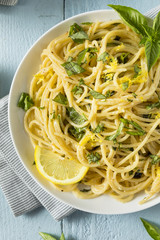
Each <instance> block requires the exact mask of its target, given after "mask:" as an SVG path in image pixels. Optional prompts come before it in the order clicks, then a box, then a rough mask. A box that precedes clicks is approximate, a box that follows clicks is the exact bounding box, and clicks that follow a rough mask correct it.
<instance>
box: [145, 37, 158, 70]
mask: <svg viewBox="0 0 160 240" xmlns="http://www.w3.org/2000/svg"><path fill="white" fill-rule="evenodd" d="M145 54H146V58H147V66H148V72H149V71H150V69H151V67H152V66H153V65H154V64H155V63H156V61H157V59H158V58H159V56H160V41H156V40H154V39H152V38H148V39H147V41H146V43H145Z"/></svg>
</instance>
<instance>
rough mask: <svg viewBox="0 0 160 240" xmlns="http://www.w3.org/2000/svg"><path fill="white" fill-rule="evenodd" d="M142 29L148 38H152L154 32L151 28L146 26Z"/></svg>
mask: <svg viewBox="0 0 160 240" xmlns="http://www.w3.org/2000/svg"><path fill="white" fill-rule="evenodd" d="M142 27H143V29H144V31H145V33H146V35H147V36H148V37H152V36H154V34H155V31H154V30H153V28H151V27H149V26H148V25H142Z"/></svg>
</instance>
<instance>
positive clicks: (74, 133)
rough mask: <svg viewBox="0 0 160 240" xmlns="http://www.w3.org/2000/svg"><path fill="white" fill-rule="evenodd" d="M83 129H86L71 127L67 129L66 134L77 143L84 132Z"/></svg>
mask: <svg viewBox="0 0 160 240" xmlns="http://www.w3.org/2000/svg"><path fill="white" fill-rule="evenodd" d="M85 129H86V127H83V128H77V127H73V126H71V127H69V129H68V132H69V134H70V135H71V136H73V137H74V138H76V140H77V141H78V142H79V141H80V140H81V139H82V137H83V136H84V134H85V132H86V131H85Z"/></svg>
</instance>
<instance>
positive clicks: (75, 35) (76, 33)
mask: <svg viewBox="0 0 160 240" xmlns="http://www.w3.org/2000/svg"><path fill="white" fill-rule="evenodd" d="M69 37H70V38H72V40H73V41H74V42H76V43H83V42H84V40H87V39H89V37H88V35H87V33H86V32H84V31H83V28H81V27H80V26H79V25H78V24H77V23H74V24H73V25H72V26H70V30H69Z"/></svg>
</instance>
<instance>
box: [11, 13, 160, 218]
mask: <svg viewBox="0 0 160 240" xmlns="http://www.w3.org/2000/svg"><path fill="white" fill-rule="evenodd" d="M102 12H106V13H107V12H113V13H114V14H116V15H117V13H116V12H115V11H114V10H111V9H101V10H93V11H87V12H83V13H80V14H76V15H74V16H72V17H69V18H67V19H65V20H62V21H60V22H59V23H57V24H55V25H53V26H52V27H51V28H49V29H48V30H47V31H45V32H44V33H43V34H42V35H41V36H40V37H39V38H38V39H37V40H36V41H35V42H34V43H33V44H32V45H31V47H30V48H29V49H28V50H27V52H26V54H25V55H24V57H23V58H22V60H21V61H20V63H19V65H18V67H17V70H16V72H15V74H14V77H13V80H12V83H11V87H10V91H9V99H8V122H9V132H10V136H11V139H12V143H13V146H14V150H15V151H16V154H17V156H18V158H19V161H20V162H21V164H23V167H24V168H25V170H26V171H27V173H28V174H29V175H30V176H31V178H32V179H33V180H34V181H35V183H36V184H38V185H39V186H40V187H41V188H42V189H43V190H44V191H46V192H47V193H48V194H49V195H50V196H52V197H54V198H55V199H57V200H58V201H60V202H63V203H65V204H67V205H68V206H70V207H73V208H74V209H77V210H81V211H85V212H88V213H94V214H103V215H116V214H119V215H122V214H128V213H134V212H139V211H143V210H145V209H149V208H151V207H153V206H156V205H157V204H159V203H160V200H159V202H158V201H157V202H154V203H153V204H149V206H148V205H145V204H144V205H141V206H143V207H142V208H141V209H136V210H135V209H130V210H129V211H123V212H118V213H106V212H100V211H96V208H95V209H94V210H93V208H92V210H89V209H87V208H85V207H84V208H81V207H78V206H77V205H76V206H75V205H73V204H71V203H68V201H66V200H65V199H64V198H60V197H58V196H55V195H54V194H53V193H51V192H50V191H49V190H48V189H47V188H44V186H43V185H42V184H41V182H40V181H38V179H36V178H35V176H34V175H33V173H31V172H30V170H29V169H28V167H27V166H26V164H25V163H24V161H23V159H22V158H21V156H20V154H19V151H18V148H17V146H16V143H15V140H14V136H13V132H12V124H11V97H12V93H13V92H12V90H13V88H14V83H15V80H16V77H17V74H18V72H19V70H20V69H21V67H22V65H23V62H24V60H25V59H26V58H27V56H28V55H29V53H30V52H31V51H32V48H34V47H35V46H36V45H37V44H38V43H39V42H40V41H41V40H42V39H43V37H45V36H46V35H47V34H49V33H50V32H52V31H53V30H54V29H55V28H57V27H59V26H61V25H63V24H64V23H66V22H68V21H71V20H72V19H75V18H77V17H83V16H85V15H90V14H94V13H102ZM117 16H118V15H117ZM48 44H49V43H48ZM57 191H58V190H57ZM157 198H158V197H157ZM84 201H85V199H84ZM116 201H117V200H116ZM131 201H132V200H131ZM137 205H138V203H137Z"/></svg>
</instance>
